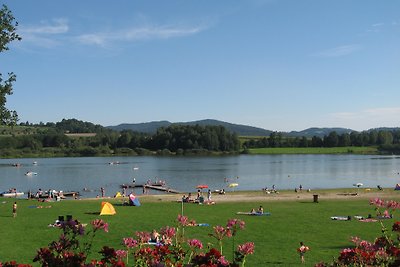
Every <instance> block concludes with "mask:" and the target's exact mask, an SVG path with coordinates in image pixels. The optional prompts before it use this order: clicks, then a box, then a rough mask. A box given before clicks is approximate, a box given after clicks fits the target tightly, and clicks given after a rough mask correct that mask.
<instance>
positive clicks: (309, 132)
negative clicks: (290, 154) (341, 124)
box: [286, 127, 354, 137]
mask: <svg viewBox="0 0 400 267" xmlns="http://www.w3.org/2000/svg"><path fill="white" fill-rule="evenodd" d="M331 132H336V133H337V134H339V135H341V134H344V133H351V132H354V130H352V129H347V128H315V127H314V128H308V129H305V130H302V131H298V132H297V131H291V132H289V133H286V135H287V136H290V137H303V136H305V137H313V136H318V137H324V136H327V135H329V134H330V133H331Z"/></svg>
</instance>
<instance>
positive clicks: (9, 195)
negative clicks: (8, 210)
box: [0, 190, 24, 197]
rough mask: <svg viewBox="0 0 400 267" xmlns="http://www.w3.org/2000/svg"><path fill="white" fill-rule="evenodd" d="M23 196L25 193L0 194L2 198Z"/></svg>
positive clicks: (9, 192) (10, 192)
mask: <svg viewBox="0 0 400 267" xmlns="http://www.w3.org/2000/svg"><path fill="white" fill-rule="evenodd" d="M23 195H24V192H17V191H15V192H13V191H10V190H8V191H5V192H2V193H0V196H1V197H21V196H23Z"/></svg>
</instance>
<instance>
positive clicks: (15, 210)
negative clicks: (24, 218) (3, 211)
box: [12, 202, 17, 218]
mask: <svg viewBox="0 0 400 267" xmlns="http://www.w3.org/2000/svg"><path fill="white" fill-rule="evenodd" d="M12 213H13V218H15V217H17V202H14V204H13V207H12Z"/></svg>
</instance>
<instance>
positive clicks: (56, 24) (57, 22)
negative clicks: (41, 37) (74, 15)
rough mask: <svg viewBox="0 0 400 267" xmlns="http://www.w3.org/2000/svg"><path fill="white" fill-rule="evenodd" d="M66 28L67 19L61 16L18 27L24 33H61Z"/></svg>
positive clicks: (67, 28)
mask: <svg viewBox="0 0 400 267" xmlns="http://www.w3.org/2000/svg"><path fill="white" fill-rule="evenodd" d="M68 30H69V26H68V20H66V19H63V18H58V19H53V20H52V21H51V22H48V21H44V22H42V23H41V24H40V25H35V26H32V25H30V26H25V25H21V26H20V27H19V31H20V32H21V33H24V34H61V33H66V32H68Z"/></svg>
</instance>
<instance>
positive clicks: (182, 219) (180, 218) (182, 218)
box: [177, 214, 189, 226]
mask: <svg viewBox="0 0 400 267" xmlns="http://www.w3.org/2000/svg"><path fill="white" fill-rule="evenodd" d="M177 221H178V223H179V224H180V225H181V226H187V225H188V224H189V219H188V217H186V216H183V215H180V214H178V218H177Z"/></svg>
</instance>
